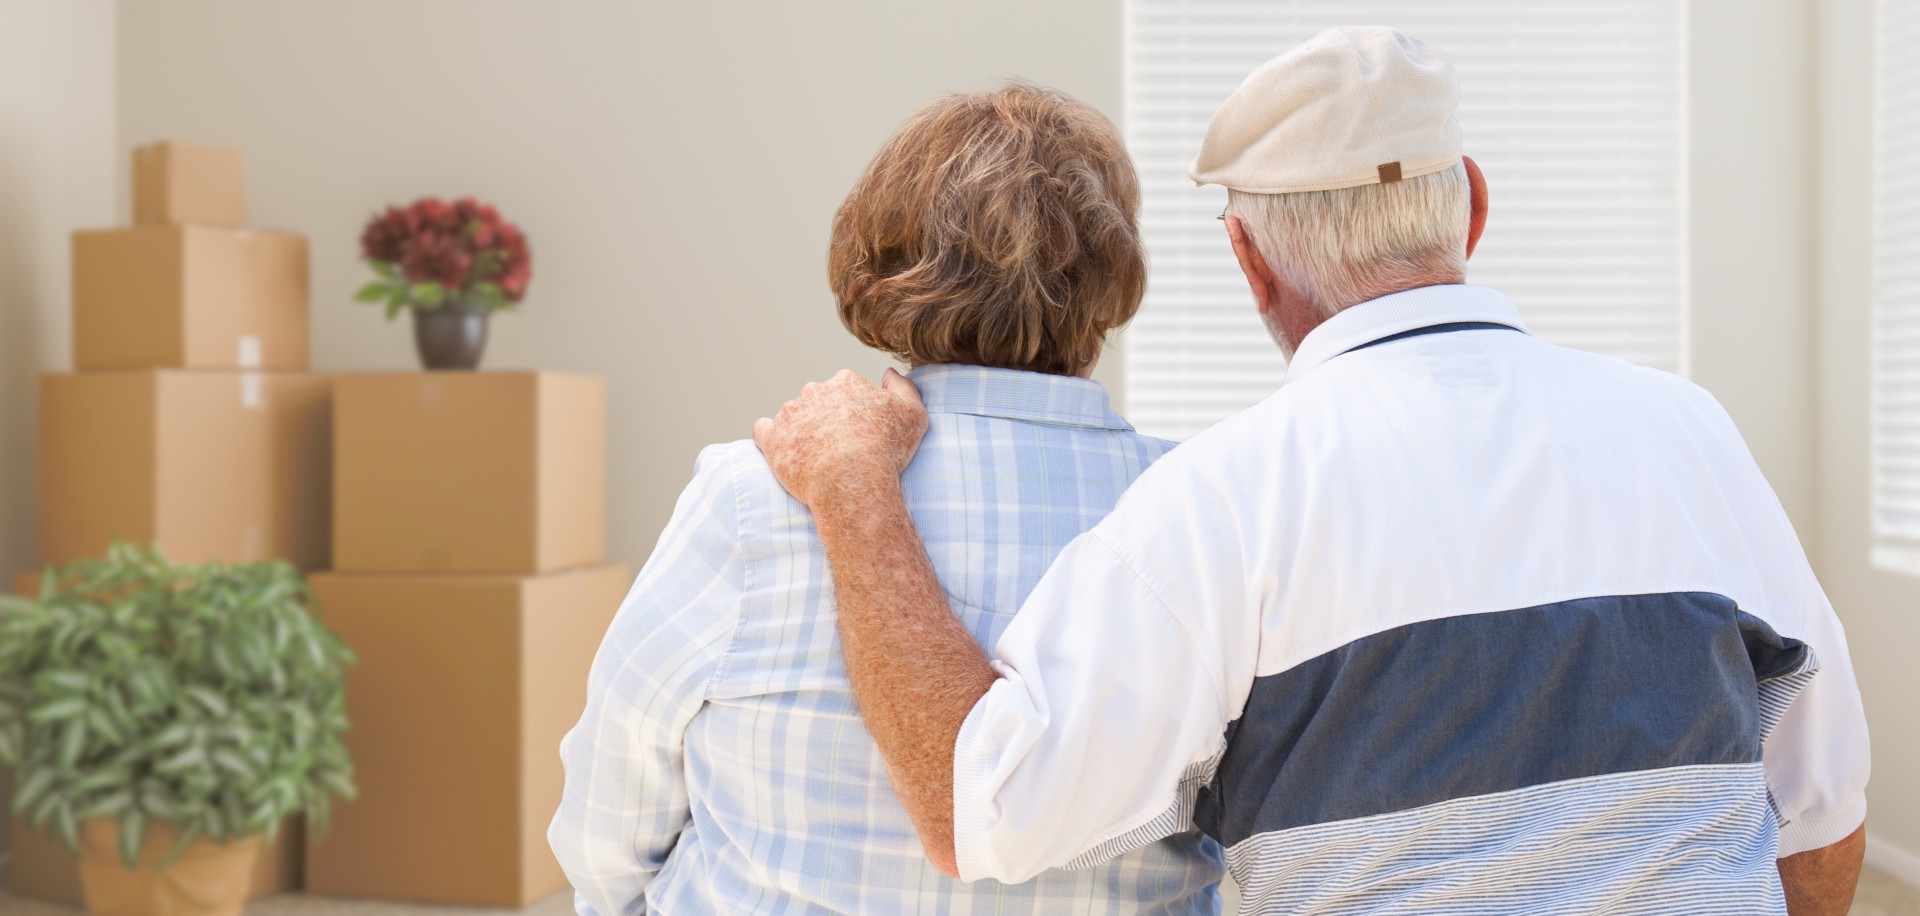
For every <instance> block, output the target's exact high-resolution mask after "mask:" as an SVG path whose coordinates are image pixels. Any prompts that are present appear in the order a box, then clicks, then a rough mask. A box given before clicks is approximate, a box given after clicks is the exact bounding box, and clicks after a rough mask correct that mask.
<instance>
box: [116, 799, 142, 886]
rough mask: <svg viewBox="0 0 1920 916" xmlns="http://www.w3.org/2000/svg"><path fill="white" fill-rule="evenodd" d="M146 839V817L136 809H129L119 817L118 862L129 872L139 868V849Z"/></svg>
mask: <svg viewBox="0 0 1920 916" xmlns="http://www.w3.org/2000/svg"><path fill="white" fill-rule="evenodd" d="M146 839H147V816H146V815H145V814H142V813H141V811H140V809H139V808H137V807H129V808H128V809H127V810H126V811H125V812H124V813H122V814H121V815H120V861H122V862H125V863H126V864H127V869H128V870H129V871H138V870H139V868H140V847H141V846H143V845H145V843H146Z"/></svg>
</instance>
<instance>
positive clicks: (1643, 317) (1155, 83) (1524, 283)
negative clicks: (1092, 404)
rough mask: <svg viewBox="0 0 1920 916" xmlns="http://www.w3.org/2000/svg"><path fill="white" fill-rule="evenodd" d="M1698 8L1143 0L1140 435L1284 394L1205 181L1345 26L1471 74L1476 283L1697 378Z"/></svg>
mask: <svg viewBox="0 0 1920 916" xmlns="http://www.w3.org/2000/svg"><path fill="white" fill-rule="evenodd" d="M1685 13H1686V10H1685V3H1684V2H1676V0H1348V2H1341V0H1129V4H1128V10H1127V47H1126V67H1127V91H1126V125H1127V137H1128V143H1129V147H1130V149H1131V150H1132V152H1133V155H1134V158H1135V160H1136V161H1137V162H1138V164H1139V167H1140V173H1141V180H1142V182H1143V195H1144V199H1143V212H1142V223H1143V226H1142V228H1143V233H1144V237H1145V240H1146V245H1147V251H1148V255H1149V257H1150V258H1151V259H1152V273H1151V279H1150V282H1149V287H1148V291H1147V301H1146V305H1145V307H1144V308H1143V309H1142V310H1141V313H1140V316H1139V317H1138V318H1137V319H1135V321H1134V323H1133V325H1132V327H1131V328H1130V329H1129V331H1128V335H1127V347H1126V364H1127V373H1126V379H1127V381H1126V386H1127V391H1126V394H1127V407H1128V413H1129V415H1130V416H1131V418H1132V419H1133V420H1134V422H1135V423H1136V424H1138V425H1139V426H1140V428H1141V429H1142V430H1144V431H1146V432H1149V433H1153V434H1155V435H1161V436H1167V437H1170V438H1185V437H1187V436H1190V435H1192V434H1193V433H1195V432H1198V431H1199V430H1201V429H1204V428H1206V427H1207V426H1209V425H1212V424H1213V423H1215V422H1217V421H1219V420H1220V419H1223V418H1224V417H1226V416H1228V415H1229V414H1232V413H1234V412H1235V411H1238V410H1240V409H1242V408H1244V407H1246V406H1248V405H1250V404H1252V403H1254V402H1256V401H1258V400H1260V399H1261V398H1263V397H1265V396H1266V395H1267V394H1270V393H1271V392H1272V391H1273V390H1274V389H1275V388H1277V387H1278V386H1279V384H1280V381H1281V379H1282V378H1283V377H1284V375H1285V372H1286V364H1285V362H1284V361H1283V360H1281V358H1280V354H1279V351H1278V349H1277V348H1276V347H1275V346H1274V345H1273V343H1272V341H1271V340H1269V339H1268V337H1267V334H1266V331H1265V329H1264V328H1262V327H1261V325H1260V322H1259V319H1258V318H1257V317H1256V316H1255V314H1254V309H1253V303H1252V300H1251V298H1250V297H1249V295H1248V293H1247V291H1246V286H1245V283H1244V281H1243V280H1242V279H1241V278H1240V272H1239V268H1238V267H1237V266H1236V265H1235V264H1234V262H1233V256H1232V253H1231V251H1230V250H1229V249H1228V247H1227V243H1226V233H1225V230H1224V229H1223V228H1222V227H1221V225H1220V223H1219V222H1218V221H1216V220H1215V219H1214V216H1216V215H1218V214H1219V212H1220V209H1221V207H1222V206H1223V205H1224V204H1225V200H1226V194H1225V192H1224V191H1223V190H1221V189H1220V188H1214V187H1209V188H1194V187H1193V183H1192V182H1191V181H1190V180H1188V179H1187V177H1186V171H1187V165H1188V163H1189V162H1191V161H1192V159H1193V155H1194V152H1195V151H1196V150H1197V149H1198V148H1199V144H1200V138H1201V136H1202V135H1203V134H1204V133H1205V132H1206V127H1207V122H1208V121H1209V120H1210V119H1211V118H1212V117H1213V112H1214V109H1215V108H1216V107H1218V106H1219V104H1220V102H1221V101H1223V100H1225V99H1226V97H1227V95H1228V94H1229V93H1231V92H1232V91H1233V89H1234V87H1236V86H1238V85H1239V84H1240V81H1241V80H1242V79H1244V78H1245V77H1246V75H1247V74H1248V73H1249V72H1251V71H1252V70H1253V68H1254V67H1256V66H1258V65H1259V64H1260V63H1262V62H1264V61H1266V60H1268V59H1270V58H1272V57H1273V56H1275V55H1277V54H1280V53H1281V52H1283V51H1285V50H1286V49H1288V48H1291V47H1293V46H1294V45H1296V44H1298V43H1300V42H1301V41H1304V40H1306V39H1307V38H1309V37H1312V36H1313V35H1314V34H1316V33H1318V32H1319V31H1321V30H1322V29H1325V28H1328V27H1330V26H1336V25H1354V24H1362V25H1364V24H1371V23H1385V24H1389V25H1392V26H1394V27H1395V28H1399V29H1402V30H1404V31H1407V32H1409V33H1412V34H1414V35H1418V36H1420V37H1422V38H1424V39H1426V40H1428V41H1430V42H1433V43H1434V44H1435V45H1437V46H1439V47H1440V48H1441V49H1443V50H1444V51H1446V53H1447V54H1448V56H1449V57H1450V58H1452V60H1453V62H1454V65H1455V67H1456V68H1457V69H1458V70H1459V73H1460V81H1461V92H1462V99H1461V105H1460V120H1461V126H1462V129H1463V130H1464V132H1465V135H1466V146H1467V151H1468V153H1469V154H1471V155H1472V156H1473V157H1474V159H1475V160H1476V161H1478V162H1479V163H1480V165H1481V167H1482V169H1484V170H1485V171H1486V173H1487V176H1488V181H1489V183H1490V185H1491V188H1492V197H1493V218H1492V220H1491V222H1490V223H1489V225H1488V228H1487V233H1486V237H1485V238H1484V239H1483V240H1482V242H1481V247H1480V249H1479V251H1478V253H1477V254H1476V255H1475V256H1474V260H1473V262H1472V264H1471V265H1470V267H1469V277H1468V279H1469V280H1470V281H1471V282H1475V283H1484V284H1487V285H1490V286H1496V287H1499V288H1501V289H1503V290H1505V291H1506V292H1507V293H1508V294H1510V295H1511V296H1513V298H1514V300H1515V301H1516V302H1518V303H1519V304H1520V307H1521V312H1522V314H1523V315H1524V316H1525V317H1526V319H1527V321H1528V323H1529V325H1531V326H1532V328H1533V329H1534V331H1535V332H1536V333H1539V334H1540V335H1542V336H1543V337H1545V338H1547V339H1549V340H1553V341H1555V342H1558V343H1564V344H1567V345H1570V346H1576V347H1583V348H1587V349H1592V350H1597V351H1600V352H1605V353H1611V354H1614V355H1618V356H1621V357H1624V358H1626V359H1630V360H1633V361H1635V362H1639V363H1644V364H1646V365H1650V366H1656V367H1659V368H1662V369H1668V370H1677V369H1679V368H1680V367H1681V360H1682V346H1683V329H1684V318H1685V315H1684V281H1685V263H1684V244H1683V243H1684V238H1683V235H1684V226H1685V223H1684V219H1685V214H1684V194H1683V185H1682V182H1683V171H1682V165H1683V161H1682V157H1683V152H1684V150H1683V141H1684V133H1683V123H1682V117H1683V109H1682V96H1683V91H1684V76H1685V62H1684V58H1683V56H1682V55H1683V53H1684V52H1683V32H1682V23H1683V21H1684V18H1685ZM1916 342H1917V343H1920V325H1916Z"/></svg>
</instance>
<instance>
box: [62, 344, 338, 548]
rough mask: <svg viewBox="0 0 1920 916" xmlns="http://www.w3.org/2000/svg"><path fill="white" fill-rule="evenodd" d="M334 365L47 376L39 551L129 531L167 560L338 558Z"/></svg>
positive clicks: (85, 544)
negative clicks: (332, 522)
mask: <svg viewBox="0 0 1920 916" xmlns="http://www.w3.org/2000/svg"><path fill="white" fill-rule="evenodd" d="M331 395H332V387H331V382H330V380H329V379H328V378H327V377H326V376H323V375H306V374H298V373H263V372H191V371H144V372H82V373H73V374H48V375H44V376H41V381H40V491H39V492H40V513H39V516H40V531H39V540H40V562H41V563H42V564H55V565H58V564H63V563H68V562H71V561H73V560H76V559H79V558H82V557H89V556H99V555H101V554H102V553H104V552H105V551H106V549H107V547H108V545H110V544H111V543H112V541H113V539H114V538H116V537H119V538H123V539H126V540H129V541H133V542H136V543H157V544H159V546H160V549H161V551H162V552H163V553H165V554H166V555H167V557H168V559H171V560H173V561H175V562H180V563H199V562H204V561H207V560H223V561H228V562H249V561H253V560H263V559H284V560H287V561H289V562H291V563H293V564H294V565H295V566H298V567H300V568H301V569H318V568H321V567H324V566H326V565H327V547H328V541H329V539H328V536H327V525H328V521H329V512H328V507H327V503H328V494H327V491H328V488H329V487H330V486H331V479H332V476H331V473H330V471H329V467H328V465H329V463H330V459H331V455H332V449H331V448H330V432H329V427H330V425H331V424H332V416H333V414H332V409H331V407H332V404H331V401H332V397H331Z"/></svg>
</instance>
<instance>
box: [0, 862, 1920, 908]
mask: <svg viewBox="0 0 1920 916" xmlns="http://www.w3.org/2000/svg"><path fill="white" fill-rule="evenodd" d="M4 870H5V869H4V868H0V872H3V871H4ZM572 903H573V895H572V894H565V893H562V894H555V895H554V896H552V897H550V898H548V899H546V900H544V901H541V902H540V903H537V904H534V905H533V906H531V907H528V908H527V909H524V910H476V909H469V908H466V907H436V906H415V905H411V904H403V903H375V902H370V901H364V900H335V899H332V898H329V897H308V896H306V895H304V894H287V895H284V896H280V897H269V898H267V899H265V900H261V901H259V902H257V903H254V904H252V905H250V906H248V907H247V916H484V914H488V913H497V914H508V913H515V914H521V916H565V914H568V913H572V912H573V906H572ZM78 912H79V911H78V910H72V909H68V908H66V907H59V906H51V905H48V904H44V903H30V902H28V901H25V900H18V899H15V898H13V897H10V896H8V895H7V894H6V892H5V891H0V916H75V914H76V913H78ZM1852 916H1920V887H1913V886H1911V885H1907V884H1902V883H1900V882H1899V881H1897V880H1895V879H1894V877H1893V876H1892V875H1889V874H1887V873H1886V872H1883V871H1880V870H1879V869H1876V868H1873V867H1871V866H1869V867H1868V868H1867V870H1866V873H1865V874H1863V875H1861V877H1860V891H1859V893H1858V894H1857V895H1856V896H1855V897H1854V901H1853V914H1852Z"/></svg>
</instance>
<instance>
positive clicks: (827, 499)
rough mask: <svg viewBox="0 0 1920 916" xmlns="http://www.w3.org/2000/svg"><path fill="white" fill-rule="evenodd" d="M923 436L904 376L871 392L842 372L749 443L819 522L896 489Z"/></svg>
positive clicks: (923, 421)
mask: <svg viewBox="0 0 1920 916" xmlns="http://www.w3.org/2000/svg"><path fill="white" fill-rule="evenodd" d="M926 432H927V411H926V408H925V407H924V406H923V405H921V403H920V392H919V390H918V389H916V388H914V387H913V383H912V382H910V381H907V379H906V377H905V376H902V375H901V374H899V373H898V372H895V371H893V370H892V369H888V370H887V374H886V378H885V379H884V381H883V382H882V384H881V385H875V384H873V383H872V382H869V381H867V380H866V379H865V378H862V377H861V376H860V375H859V374H858V373H856V372H854V371H853V370H851V369H842V370H840V372H839V373H838V374H836V375H835V376H834V377H833V378H831V379H829V380H827V381H824V382H809V383H808V384H807V387H806V388H805V389H803V390H802V391H801V392H800V396H799V397H796V398H794V399H793V400H791V401H788V402H787V403H786V405H785V406H783V407H781V408H780V413H779V415H778V416H776V417H774V418H772V419H766V418H762V419H760V420H759V421H757V422H755V423H754V424H753V441H754V443H755V444H756V445H758V446H760V451H761V452H762V453H764V454H765V455H766V456H767V464H768V465H769V466H771V467H772V468H773V474H774V476H775V477H777V478H778V479H779V480H780V485H781V486H783V487H786V488H787V492H789V493H792V494H793V496H794V498H795V499H798V500H800V501H801V502H803V503H806V504H807V507H808V508H810V509H812V510H814V512H815V513H816V514H818V513H819V512H820V511H821V510H822V509H823V508H829V507H831V506H833V505H836V504H839V503H849V504H856V505H857V504H858V502H859V500H860V497H861V495H862V494H863V493H865V492H867V491H869V490H871V489H872V488H873V487H875V486H878V485H883V484H886V483H888V482H893V481H898V480H899V479H900V472H901V471H904V470H906V467H907V463H908V462H909V461H912V460H913V454H914V452H915V451H917V450H918V449H919V447H920V438H921V437H922V436H924V435H926Z"/></svg>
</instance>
